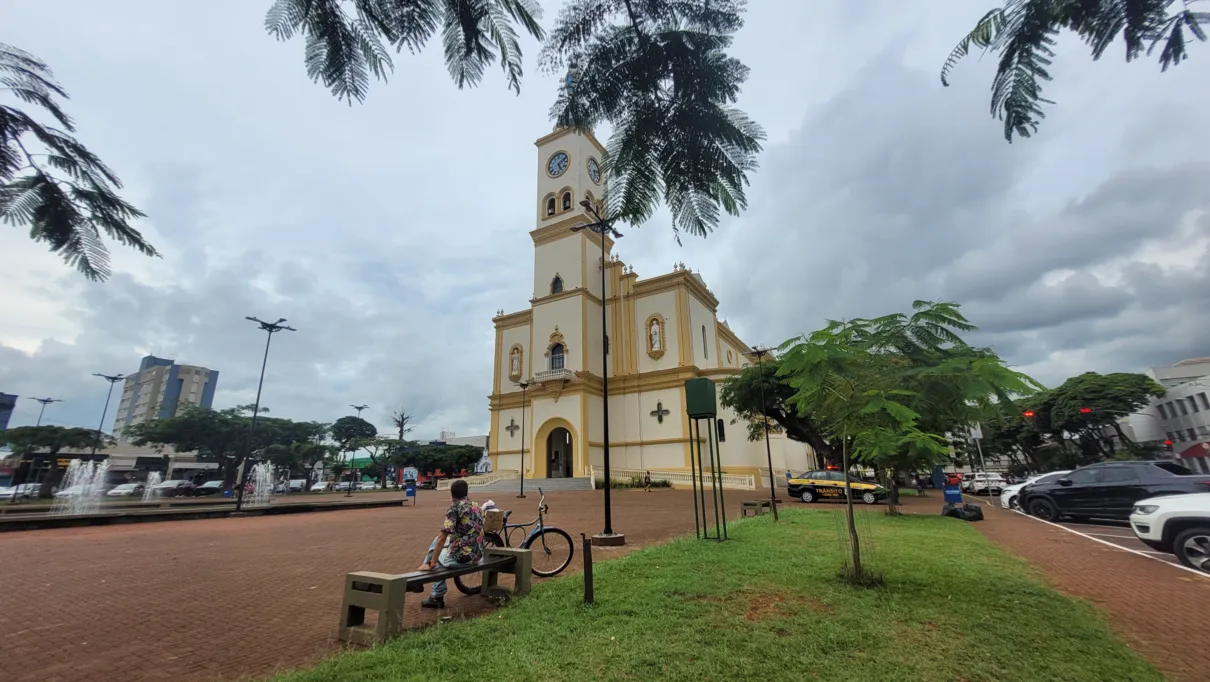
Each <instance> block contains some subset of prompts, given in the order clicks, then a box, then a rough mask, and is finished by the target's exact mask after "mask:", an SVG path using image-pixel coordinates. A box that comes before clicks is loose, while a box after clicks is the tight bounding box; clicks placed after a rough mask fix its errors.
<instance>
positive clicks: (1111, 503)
mask: <svg viewBox="0 0 1210 682" xmlns="http://www.w3.org/2000/svg"><path fill="white" fill-rule="evenodd" d="M1204 492H1210V476H1206V475H1204V474H1199V473H1197V472H1196V471H1193V470H1192V469H1188V468H1186V467H1183V466H1181V465H1179V464H1176V463H1175V462H1170V461H1166V460H1159V461H1153V462H1100V463H1098V464H1090V465H1088V466H1085V467H1080V468H1079V469H1076V470H1075V471H1072V472H1071V473H1069V474H1067V475H1066V476H1064V477H1062V478H1059V479H1052V480H1049V481H1045V482H1041V483H1035V484H1033V485H1029V486H1026V487H1025V488H1024V489H1022V490H1021V494H1020V498H1021V508H1022V509H1025V510H1027V511H1028V512H1029V513H1030V514H1033V515H1034V516H1036V517H1038V518H1040V519H1043V520H1046V521H1057V520H1058V519H1059V517H1062V516H1067V517H1071V518H1072V519H1074V520H1080V519H1086V518H1093V517H1095V518H1100V519H1121V520H1123V521H1125V520H1127V519H1128V518H1130V510H1131V508H1132V507H1133V506H1134V503H1135V502H1137V501H1138V500H1142V499H1144V498H1148V497H1159V496H1160V495H1181V494H1184V493H1204Z"/></svg>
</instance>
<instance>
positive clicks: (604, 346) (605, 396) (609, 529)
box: [599, 225, 613, 535]
mask: <svg viewBox="0 0 1210 682" xmlns="http://www.w3.org/2000/svg"><path fill="white" fill-rule="evenodd" d="M599 234H600V236H601V422H602V424H603V427H604V430H605V435H604V436H603V445H604V448H603V449H604V453H603V457H604V460H605V530H604V531H603V533H604V534H605V535H613V508H612V507H611V506H610V502H609V491H610V489H611V488H613V485H612V483H613V479H612V478H610V477H609V378H608V374H609V369H608V367H609V335H608V334H606V333H605V301H606V298H607V297H606V295H605V226H604V225H602V226H601V232H600V233H599Z"/></svg>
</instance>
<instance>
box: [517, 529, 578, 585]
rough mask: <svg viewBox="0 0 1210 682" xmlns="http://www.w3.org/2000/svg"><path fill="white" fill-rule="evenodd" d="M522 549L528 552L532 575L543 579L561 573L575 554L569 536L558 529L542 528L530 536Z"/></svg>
mask: <svg viewBox="0 0 1210 682" xmlns="http://www.w3.org/2000/svg"><path fill="white" fill-rule="evenodd" d="M522 548H523V549H528V550H529V551H530V556H531V557H532V558H533V572H534V575H537V576H542V577H543V578H549V577H551V576H552V575H559V574H560V573H562V572H563V569H565V568H567V566H568V565H569V564H571V558H572V556H574V555H575V553H576V549H575V545H573V544H572V542H571V536H570V535H568V534H567V533H566V532H565V531H563V530H562V529H560V528H543V529H542V530H540V531H538V532H537V533H534V534H533V535H532V536H530V537H529V539H527V540H526V541H525V544H524V545H522Z"/></svg>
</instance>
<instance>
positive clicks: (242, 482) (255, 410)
mask: <svg viewBox="0 0 1210 682" xmlns="http://www.w3.org/2000/svg"><path fill="white" fill-rule="evenodd" d="M244 319H245V320H250V321H252V322H255V323H257V324H258V325H260V328H261V329H262V330H263V331H266V332H268V336H267V337H266V338H265V357H264V359H263V360H261V363H260V381H259V382H257V384H256V402H255V403H254V404H253V405H252V423H251V424H250V425H249V426H248V443H247V445H246V446H245V447H244V458H243V467H242V471H241V472H240V477H239V490H238V491H237V492H236V494H235V511H236V512H239V511H241V510H242V509H243V508H244V486H246V485H247V484H248V458H249V457H251V456H252V436H253V435H254V434H255V433H256V418H257V417H259V416H260V393H261V389H262V388H264V386H265V366H266V365H268V364H269V344H270V343H271V342H272V341H273V335H274V334H276V333H277V332H280V331H290V332H295V331H298V330H297V329H295V328H294V327H287V326H286V325H284V324H282V322H285V321H286V318H284V317H283V318H280V319H279V320H278V321H277V322H265V321H264V320H261V319H258V318H255V317H245V318H244ZM287 485H288V484H287Z"/></svg>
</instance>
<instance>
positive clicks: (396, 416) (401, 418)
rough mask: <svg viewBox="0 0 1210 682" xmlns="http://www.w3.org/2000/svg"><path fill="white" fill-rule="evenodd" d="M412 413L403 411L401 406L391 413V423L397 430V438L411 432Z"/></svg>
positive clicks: (400, 438)
mask: <svg viewBox="0 0 1210 682" xmlns="http://www.w3.org/2000/svg"><path fill="white" fill-rule="evenodd" d="M411 423H412V415H410V414H408V413H407V412H405V411H404V410H403V409H402V408H401V409H399V410H397V411H396V412H394V413H392V414H391V424H393V425H394V426H395V428H396V429H397V430H398V431H399V440H400V441H402V440H403V437H404V436H406V435H408V434H409V433H411V432H412V426H411Z"/></svg>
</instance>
